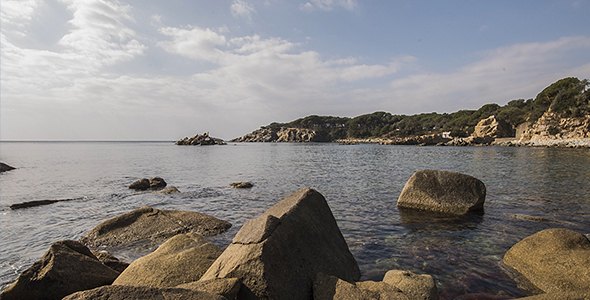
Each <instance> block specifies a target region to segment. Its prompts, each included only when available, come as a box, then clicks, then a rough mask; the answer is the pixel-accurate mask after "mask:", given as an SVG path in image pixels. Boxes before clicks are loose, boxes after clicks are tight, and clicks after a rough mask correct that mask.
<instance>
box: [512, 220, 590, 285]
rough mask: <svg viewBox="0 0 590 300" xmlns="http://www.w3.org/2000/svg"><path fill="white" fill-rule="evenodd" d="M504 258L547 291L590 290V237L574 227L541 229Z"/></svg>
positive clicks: (518, 244)
mask: <svg viewBox="0 0 590 300" xmlns="http://www.w3.org/2000/svg"><path fill="white" fill-rule="evenodd" d="M503 261H504V263H505V264H506V265H507V266H509V267H511V268H513V269H514V270H516V271H517V272H518V273H520V274H522V275H523V276H524V277H526V278H527V279H528V280H529V281H530V282H531V283H532V284H534V285H535V286H536V287H537V288H539V289H541V290H542V291H544V292H546V293H562V292H573V291H586V292H587V291H590V241H588V239H587V238H586V236H584V235H583V234H580V233H577V232H575V231H573V230H569V229H563V228H555V229H547V230H543V231H540V232H537V233H535V234H533V235H532V236H529V237H527V238H525V239H523V240H522V241H520V242H518V243H517V244H516V245H514V246H513V247H512V248H510V250H508V252H506V255H505V256H504V260H503Z"/></svg>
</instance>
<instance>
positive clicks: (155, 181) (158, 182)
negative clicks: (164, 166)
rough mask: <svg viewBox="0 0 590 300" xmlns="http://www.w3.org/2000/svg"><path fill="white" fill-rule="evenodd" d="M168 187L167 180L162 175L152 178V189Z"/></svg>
mask: <svg viewBox="0 0 590 300" xmlns="http://www.w3.org/2000/svg"><path fill="white" fill-rule="evenodd" d="M165 187H166V181H164V179H162V178H160V177H154V178H150V189H153V190H157V189H161V188H165Z"/></svg>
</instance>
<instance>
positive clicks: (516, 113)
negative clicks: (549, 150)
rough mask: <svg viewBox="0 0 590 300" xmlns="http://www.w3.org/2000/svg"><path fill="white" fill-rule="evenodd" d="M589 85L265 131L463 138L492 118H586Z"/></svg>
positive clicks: (566, 82) (514, 121)
mask: <svg viewBox="0 0 590 300" xmlns="http://www.w3.org/2000/svg"><path fill="white" fill-rule="evenodd" d="M588 87H590V83H589V82H588V80H587V79H584V80H579V79H578V78H575V77H568V78H563V79H561V80H558V81H557V82H555V83H553V84H551V85H550V86H548V87H547V88H545V89H544V90H543V91H541V92H540V93H539V94H538V95H537V97H535V99H528V100H524V99H518V100H512V101H510V102H508V103H507V104H506V105H504V106H500V105H498V104H485V105H484V106H482V107H481V108H479V109H478V110H460V111H457V112H454V113H442V114H439V113H436V112H433V113H423V114H417V115H411V116H407V115H393V114H391V113H388V112H383V111H378V112H374V113H371V114H365V115H361V116H358V117H354V118H348V117H334V116H317V115H311V116H307V117H304V118H300V119H297V120H295V121H292V122H289V123H277V122H273V123H271V124H270V125H268V126H262V127H261V128H263V129H265V128H268V129H276V130H278V129H280V128H282V127H288V128H302V129H311V130H315V131H317V132H318V133H320V134H322V135H323V136H328V137H330V139H332V140H335V139H345V138H357V139H365V138H373V137H381V138H403V137H408V136H418V135H425V134H441V133H443V132H450V133H451V134H450V135H451V136H452V137H465V136H469V135H471V133H473V131H474V129H475V126H476V125H477V123H478V122H479V121H480V120H482V119H485V118H488V117H490V116H492V115H494V116H496V118H498V119H502V120H504V121H506V122H507V123H508V124H510V125H511V126H512V127H513V128H516V126H518V125H520V124H522V123H524V122H531V123H534V122H535V121H536V120H537V119H539V118H540V117H541V116H542V115H543V114H544V113H545V112H546V111H547V110H549V109H551V111H552V112H555V113H557V114H559V115H560V116H561V117H583V116H586V115H589V114H590V89H588Z"/></svg>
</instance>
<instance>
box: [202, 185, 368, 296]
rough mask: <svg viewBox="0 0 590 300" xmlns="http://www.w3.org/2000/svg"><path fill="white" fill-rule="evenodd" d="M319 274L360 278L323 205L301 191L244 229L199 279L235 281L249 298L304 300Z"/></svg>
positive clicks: (318, 196) (315, 194) (319, 198)
mask: <svg viewBox="0 0 590 300" xmlns="http://www.w3.org/2000/svg"><path fill="white" fill-rule="evenodd" d="M319 272H323V273H325V274H330V275H334V276H337V277H339V278H342V279H344V280H347V281H355V280H358V279H359V278H360V275H361V274H360V270H359V267H358V265H357V263H356V260H355V259H354V257H353V256H352V254H351V253H350V250H349V249H348V245H347V244H346V241H345V240H344V237H343V236H342V233H341V232H340V230H339V229H338V225H337V224H336V220H335V219H334V216H333V215H332V212H331V211H330V207H329V206H328V204H327V202H326V200H325V199H324V197H323V196H322V195H321V194H320V193H318V192H317V191H315V190H312V189H309V188H307V189H302V190H299V191H297V192H295V193H293V194H292V195H290V196H288V197H287V198H285V199H283V200H282V201H280V202H278V203H277V204H275V205H274V206H273V207H272V208H270V209H269V210H268V211H266V212H265V213H264V214H262V215H261V216H260V217H258V218H257V219H255V220H252V221H249V222H247V223H246V224H244V226H243V227H242V228H241V229H240V231H239V232H238V233H237V234H236V236H235V237H234V239H233V241H232V243H231V244H230V245H229V246H228V247H227V249H226V250H225V251H224V252H223V253H222V254H221V256H219V258H218V259H217V260H216V261H215V262H214V263H213V265H211V267H210V268H209V270H207V272H206V273H205V274H204V275H203V277H202V278H201V280H210V279H215V278H241V280H242V283H243V285H244V291H245V292H244V293H246V294H250V297H253V298H263V299H310V298H311V297H312V285H313V281H314V278H315V276H316V274H317V273H319Z"/></svg>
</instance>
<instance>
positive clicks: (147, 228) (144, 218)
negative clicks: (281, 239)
mask: <svg viewBox="0 0 590 300" xmlns="http://www.w3.org/2000/svg"><path fill="white" fill-rule="evenodd" d="M230 227H231V224H230V223H229V222H227V221H223V220H220V219H217V218H215V217H212V216H208V215H205V214H201V213H198V212H192V211H179V210H159V209H155V208H152V207H147V206H144V207H141V208H139V209H136V210H133V211H131V212H128V213H126V214H123V215H120V216H118V217H115V218H112V219H109V220H107V221H104V222H102V223H101V224H100V225H98V226H97V227H95V228H93V229H92V230H90V231H89V232H88V233H87V234H86V235H84V236H83V237H82V238H81V239H80V242H81V243H83V244H85V245H86V246H88V247H101V246H116V245H119V244H123V243H128V242H133V241H140V240H147V239H168V238H171V237H173V236H175V235H177V234H180V233H187V232H194V233H197V234H200V235H216V234H220V233H223V232H225V231H227V230H228V229H229V228H230Z"/></svg>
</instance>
